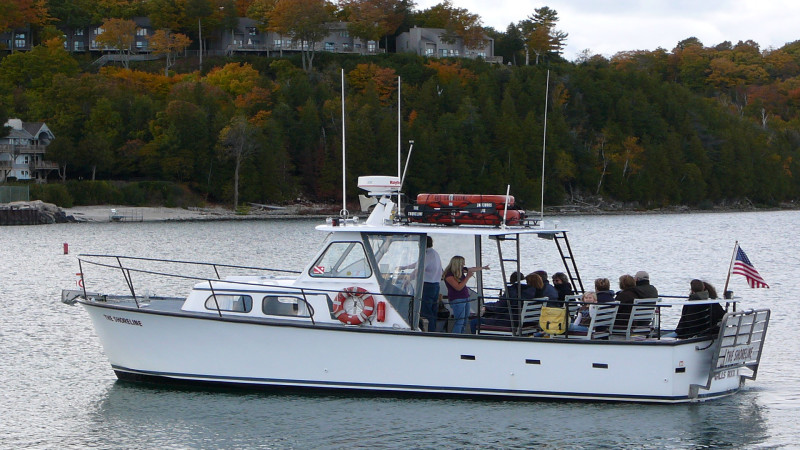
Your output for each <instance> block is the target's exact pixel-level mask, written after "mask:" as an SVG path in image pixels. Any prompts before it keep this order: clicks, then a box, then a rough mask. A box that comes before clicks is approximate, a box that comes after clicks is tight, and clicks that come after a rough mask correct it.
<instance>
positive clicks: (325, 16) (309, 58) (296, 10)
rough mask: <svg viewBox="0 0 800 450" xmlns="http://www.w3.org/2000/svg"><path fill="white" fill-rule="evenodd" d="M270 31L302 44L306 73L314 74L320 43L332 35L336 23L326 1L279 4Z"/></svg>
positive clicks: (281, 0)
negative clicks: (332, 26)
mask: <svg viewBox="0 0 800 450" xmlns="http://www.w3.org/2000/svg"><path fill="white" fill-rule="evenodd" d="M267 19H268V23H269V29H270V30H272V31H275V32H277V33H281V34H287V35H290V36H292V38H293V39H295V40H298V41H300V46H301V52H302V60H303V70H306V71H311V69H312V66H313V62H314V52H315V50H316V44H317V42H320V41H322V39H324V38H325V36H327V35H328V26H327V23H328V22H330V21H331V20H332V19H333V14H332V13H331V7H330V4H329V3H327V2H326V1H325V0H278V2H277V3H276V4H275V7H274V8H273V9H272V10H271V11H270V12H269V15H268V17H267Z"/></svg>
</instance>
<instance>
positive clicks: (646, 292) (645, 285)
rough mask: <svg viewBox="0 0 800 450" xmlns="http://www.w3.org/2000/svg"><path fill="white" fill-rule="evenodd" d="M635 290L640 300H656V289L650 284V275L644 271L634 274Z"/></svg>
mask: <svg viewBox="0 0 800 450" xmlns="http://www.w3.org/2000/svg"><path fill="white" fill-rule="evenodd" d="M636 289H638V290H639V292H640V293H641V294H642V298H658V289H656V287H655V286H653V285H651V284H650V275H649V274H648V273H647V272H645V271H644V270H640V271H638V272H636Z"/></svg>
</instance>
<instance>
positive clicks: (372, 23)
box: [340, 0, 404, 46]
mask: <svg viewBox="0 0 800 450" xmlns="http://www.w3.org/2000/svg"><path fill="white" fill-rule="evenodd" d="M340 5H341V7H342V8H343V9H344V10H346V11H347V12H348V13H349V16H348V23H347V30H348V31H349V32H350V34H352V35H353V36H355V37H359V38H362V39H364V40H365V41H379V40H380V39H381V38H382V37H384V36H386V37H388V36H389V35H390V34H392V33H394V32H395V31H397V28H398V27H399V26H400V24H401V23H402V22H403V17H404V15H403V12H402V10H401V9H400V8H399V7H398V1H397V0H341V1H340ZM384 46H386V44H384Z"/></svg>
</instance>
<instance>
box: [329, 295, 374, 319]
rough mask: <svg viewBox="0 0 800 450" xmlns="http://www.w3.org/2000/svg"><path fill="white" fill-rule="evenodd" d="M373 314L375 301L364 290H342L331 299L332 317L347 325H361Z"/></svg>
mask: <svg viewBox="0 0 800 450" xmlns="http://www.w3.org/2000/svg"><path fill="white" fill-rule="evenodd" d="M373 312H375V299H374V298H372V294H370V293H369V291H367V290H366V289H364V288H361V287H358V286H351V287H347V288H344V289H343V290H342V292H339V294H338V295H337V296H336V298H335V299H333V316H334V317H336V318H337V319H339V321H340V322H342V323H345V324H347V325H361V324H362V323H364V322H365V321H366V320H367V319H368V318H369V317H370V316H372V313H373Z"/></svg>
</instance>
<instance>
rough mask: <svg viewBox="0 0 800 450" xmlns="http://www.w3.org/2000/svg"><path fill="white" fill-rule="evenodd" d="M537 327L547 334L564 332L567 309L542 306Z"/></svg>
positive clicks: (565, 329)
mask: <svg viewBox="0 0 800 450" xmlns="http://www.w3.org/2000/svg"><path fill="white" fill-rule="evenodd" d="M539 328H541V329H542V331H544V332H545V333H547V334H564V332H565V331H567V309H566V308H553V307H549V306H543V307H542V315H541V316H539Z"/></svg>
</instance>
